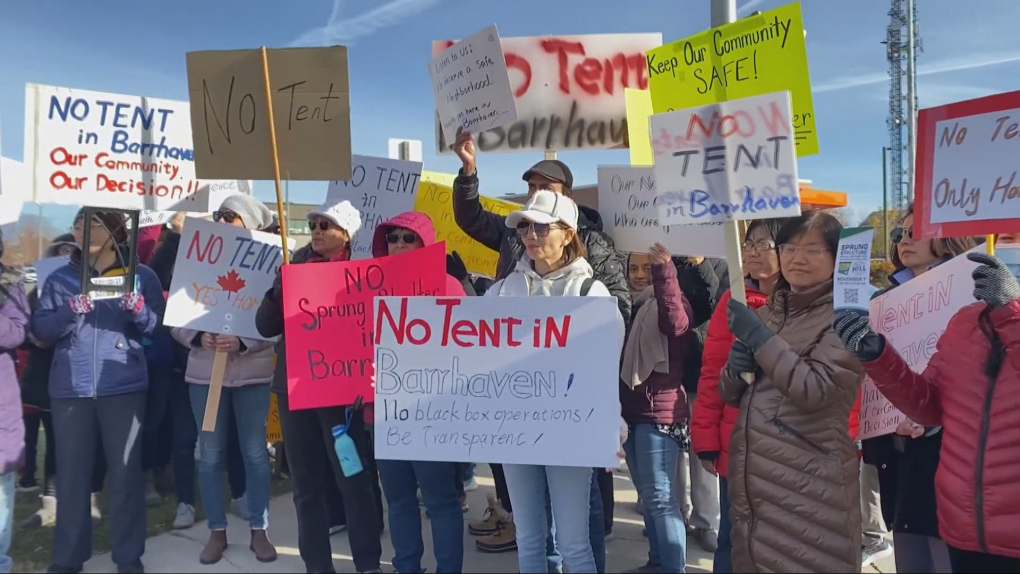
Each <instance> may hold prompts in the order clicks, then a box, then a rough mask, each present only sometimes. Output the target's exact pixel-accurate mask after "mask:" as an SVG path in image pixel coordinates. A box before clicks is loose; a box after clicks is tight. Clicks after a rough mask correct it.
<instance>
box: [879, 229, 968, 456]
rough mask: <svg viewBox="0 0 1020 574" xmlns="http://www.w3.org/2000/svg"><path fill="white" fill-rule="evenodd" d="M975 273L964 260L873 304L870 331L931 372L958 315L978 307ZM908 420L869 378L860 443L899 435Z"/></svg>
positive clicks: (929, 273)
mask: <svg viewBox="0 0 1020 574" xmlns="http://www.w3.org/2000/svg"><path fill="white" fill-rule="evenodd" d="M981 249H982V248H981V247H977V248H975V250H978V251H980V250H981ZM975 267H976V264H975V263H973V262H972V261H970V260H968V259H967V254H963V255H960V256H958V257H955V258H954V259H952V260H951V261H948V262H946V263H943V264H942V265H939V266H938V267H936V268H934V269H931V270H929V271H927V272H926V273H924V274H923V275H920V276H919V277H915V278H914V279H911V280H910V281H908V282H907V283H905V284H903V285H901V286H899V287H897V288H896V289H892V290H890V291H887V292H886V293H885V294H884V295H881V296H879V297H876V298H875V299H873V300H872V301H871V303H870V305H869V307H868V308H869V311H870V313H869V314H870V318H871V328H872V329H874V330H875V332H876V333H878V334H880V335H884V336H885V339H886V344H887V345H892V347H893V349H895V350H896V352H897V353H899V355H900V356H901V357H903V360H904V361H906V363H907V365H909V366H910V368H911V369H913V370H914V372H918V373H920V372H922V371H924V369H925V367H927V366H928V361H929V360H930V359H931V357H932V355H933V354H935V345H936V344H937V343H938V341H939V338H940V337H941V336H942V333H944V332H945V330H946V326H947V325H948V324H949V320H950V319H952V318H953V315H956V313H957V312H958V311H959V310H960V309H962V308H963V307H965V306H967V305H969V304H971V303H974V301H975V300H974V279H973V278H972V277H971V273H973V271H974V268H975ZM903 419H904V416H903V413H901V412H900V411H899V410H897V409H896V407H895V406H893V405H892V404H891V403H889V401H888V399H886V398H885V397H884V396H882V393H881V392H880V391H879V390H878V388H877V387H876V386H875V383H874V382H873V381H871V380H870V379H868V378H865V379H864V383H863V385H862V389H861V431H860V437H859V440H864V439H867V438H872V437H876V436H882V435H885V434H889V433H892V432H895V431H896V427H897V426H898V425H899V424H900V422H902V421H903Z"/></svg>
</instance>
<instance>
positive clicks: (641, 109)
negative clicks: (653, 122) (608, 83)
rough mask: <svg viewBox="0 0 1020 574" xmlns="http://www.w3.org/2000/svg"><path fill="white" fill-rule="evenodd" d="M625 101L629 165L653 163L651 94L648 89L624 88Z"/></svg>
mask: <svg viewBox="0 0 1020 574" xmlns="http://www.w3.org/2000/svg"><path fill="white" fill-rule="evenodd" d="M623 93H624V98H625V99H626V102H627V135H628V137H629V139H630V165H655V156H654V155H653V154H652V138H651V130H650V129H649V122H650V118H651V116H652V95H651V92H649V91H648V90H635V89H633V88H624V90H623Z"/></svg>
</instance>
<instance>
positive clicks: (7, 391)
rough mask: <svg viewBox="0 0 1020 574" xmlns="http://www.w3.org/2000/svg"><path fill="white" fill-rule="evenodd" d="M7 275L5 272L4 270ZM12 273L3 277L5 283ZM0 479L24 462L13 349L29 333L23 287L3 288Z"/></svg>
mask: <svg viewBox="0 0 1020 574" xmlns="http://www.w3.org/2000/svg"><path fill="white" fill-rule="evenodd" d="M5 271H6V270H5ZM7 275H9V273H4V276H5V277H4V279H6V278H7V277H6V276H7ZM0 289H3V290H6V291H7V293H6V295H4V294H2V293H0V298H2V302H0V475H3V474H7V473H10V472H14V471H16V470H17V469H18V468H19V467H21V464H22V463H23V462H24V459H25V424H24V422H23V421H22V410H21V389H20V388H19V387H18V377H17V375H16V374H15V372H14V349H17V348H18V346H19V345H21V344H22V343H24V342H25V334H26V333H27V332H28V314H29V313H28V298H27V297H26V296H25V287H24V285H22V284H21V283H8V282H6V281H4V282H3V283H2V284H0Z"/></svg>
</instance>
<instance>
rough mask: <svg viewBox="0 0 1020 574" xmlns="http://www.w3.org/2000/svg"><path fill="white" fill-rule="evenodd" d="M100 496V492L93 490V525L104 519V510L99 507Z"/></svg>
mask: <svg viewBox="0 0 1020 574" xmlns="http://www.w3.org/2000/svg"><path fill="white" fill-rule="evenodd" d="M99 497H100V494H99V493H98V492H93V493H92V497H91V499H92V503H91V512H92V524H93V525H96V524H99V523H100V521H102V520H103V511H102V510H101V509H100V508H99V502H100V500H99Z"/></svg>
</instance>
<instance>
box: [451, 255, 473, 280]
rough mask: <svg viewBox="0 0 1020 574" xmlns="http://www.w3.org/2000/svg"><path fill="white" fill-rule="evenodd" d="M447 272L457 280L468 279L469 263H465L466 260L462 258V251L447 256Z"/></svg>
mask: <svg viewBox="0 0 1020 574" xmlns="http://www.w3.org/2000/svg"><path fill="white" fill-rule="evenodd" d="M446 274H447V275H449V276H450V277H453V278H454V279H456V280H457V281H464V280H465V279H467V276H468V270H467V265H464V260H463V259H461V258H460V253H457V252H456V251H454V252H453V253H451V254H449V255H447V256H446Z"/></svg>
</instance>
